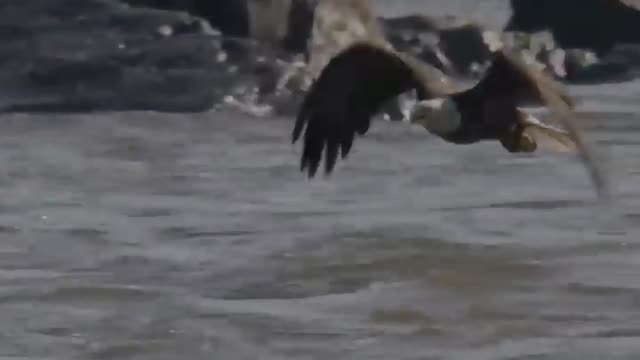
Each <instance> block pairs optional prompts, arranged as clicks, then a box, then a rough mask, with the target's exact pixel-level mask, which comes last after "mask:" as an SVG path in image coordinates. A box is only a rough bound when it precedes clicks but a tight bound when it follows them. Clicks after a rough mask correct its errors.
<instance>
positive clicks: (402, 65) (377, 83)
mask: <svg viewBox="0 0 640 360" xmlns="http://www.w3.org/2000/svg"><path fill="white" fill-rule="evenodd" d="M419 80H420V77H419V76H417V75H416V73H415V71H414V69H413V67H412V66H411V65H410V64H408V63H406V62H405V61H404V59H403V58H402V57H401V56H399V55H398V54H396V53H395V52H393V51H392V50H386V49H384V48H382V47H380V46H377V45H375V44H370V43H358V44H355V45H352V46H350V47H349V48H347V49H345V50H344V51H342V52H340V53H339V54H338V55H336V56H335V57H334V58H333V59H332V60H331V61H330V62H329V63H328V64H327V65H326V66H325V68H324V69H323V71H322V72H321V73H320V75H319V77H318V79H317V80H316V81H315V82H314V83H313V85H312V86H311V89H310V90H309V92H308V93H307V95H306V97H305V99H304V101H303V103H302V107H301V109H300V111H299V113H298V117H297V119H296V123H295V127H294V129H293V134H292V135H293V136H292V140H293V142H294V143H295V142H296V141H297V140H298V138H299V137H300V135H301V133H302V130H303V128H304V127H305V125H306V130H305V132H304V146H303V151H302V159H301V163H300V167H301V170H305V169H306V170H308V173H309V176H310V177H312V176H314V175H315V173H316V171H317V169H318V166H319V164H320V161H321V158H322V153H323V152H325V171H326V173H330V172H331V171H332V170H333V167H334V165H335V162H336V160H337V158H338V151H340V153H341V155H342V158H344V157H346V156H347V154H348V153H349V150H350V149H351V145H352V143H353V140H354V137H355V134H356V133H357V134H360V135H363V134H364V133H366V132H367V130H368V129H369V126H370V121H371V117H372V116H373V115H374V114H375V113H376V112H377V111H378V110H379V108H380V107H381V105H382V104H383V103H384V102H385V101H386V100H388V99H391V98H393V97H395V96H397V95H399V94H401V93H403V92H406V91H408V90H411V89H417V90H418V92H424V91H423V90H421V89H422V85H421V83H420V81H419Z"/></svg>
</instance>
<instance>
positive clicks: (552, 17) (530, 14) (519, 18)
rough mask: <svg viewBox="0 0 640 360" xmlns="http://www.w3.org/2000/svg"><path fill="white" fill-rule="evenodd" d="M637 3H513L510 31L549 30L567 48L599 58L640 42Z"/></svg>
mask: <svg viewBox="0 0 640 360" xmlns="http://www.w3.org/2000/svg"><path fill="white" fill-rule="evenodd" d="M639 4H640V2H638V1H637V0H625V1H621V0H511V8H512V16H511V18H510V20H509V22H508V24H507V25H506V27H505V30H507V31H520V32H528V33H530V32H538V31H542V30H549V31H550V32H551V33H552V34H553V37H554V38H555V40H556V42H557V43H558V45H559V46H560V47H562V48H564V49H587V50H591V51H594V52H595V53H596V54H598V55H599V56H601V55H603V54H604V53H606V52H607V51H609V50H611V49H612V48H613V47H614V46H615V45H616V44H620V43H640V10H639V9H640V6H639Z"/></svg>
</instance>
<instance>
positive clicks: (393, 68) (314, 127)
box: [292, 42, 604, 189]
mask: <svg viewBox="0 0 640 360" xmlns="http://www.w3.org/2000/svg"><path fill="white" fill-rule="evenodd" d="M410 90H415V92H416V95H417V98H418V102H417V104H416V105H415V106H414V107H413V109H412V112H411V115H410V121H411V122H412V123H417V124H419V125H421V126H423V127H424V128H425V129H426V130H428V131H429V132H431V133H433V134H435V135H437V136H439V137H440V138H442V139H444V140H445V141H448V142H450V143H454V144H473V143H477V142H479V141H487V140H489V141H490V140H493V141H499V142H500V144H502V146H503V147H504V148H505V149H506V150H507V151H509V152H533V151H535V150H536V149H537V148H538V147H539V145H543V146H545V147H552V148H553V149H555V150H565V151H576V150H577V151H578V152H579V153H580V155H581V156H582V160H583V161H585V163H586V164H587V165H588V167H589V170H590V172H591V173H590V174H591V176H592V180H593V181H594V182H595V185H596V186H597V187H598V189H602V187H603V186H604V179H603V176H602V174H601V172H600V171H599V170H598V169H597V167H595V166H594V158H593V155H592V154H591V152H590V151H589V149H588V147H587V146H586V143H585V142H584V141H583V139H582V136H581V135H580V132H579V129H578V128H577V126H576V124H574V122H573V121H572V119H571V116H569V115H570V114H571V112H572V110H573V108H574V105H575V103H574V101H573V99H572V98H571V97H570V96H569V95H568V94H567V92H565V91H564V89H563V88H562V87H561V86H560V84H558V83H557V82H555V81H553V80H551V79H550V78H548V77H546V76H545V75H544V74H542V73H541V72H539V71H537V70H536V69H533V68H532V67H530V66H527V65H526V64H524V63H523V62H522V61H521V60H519V59H518V58H517V57H516V56H515V55H512V54H510V53H509V52H507V51H506V50H499V51H496V52H495V53H494V57H493V59H492V62H491V65H490V66H489V68H488V69H487V71H486V72H485V74H484V76H483V77H482V78H481V79H480V80H479V81H477V82H476V83H475V84H472V85H469V84H467V85H462V84H457V83H454V81H453V80H452V79H449V78H448V77H446V76H444V74H443V73H442V72H440V71H439V70H438V69H436V68H434V67H431V66H429V65H427V64H425V63H422V62H420V61H418V60H416V59H415V58H413V57H411V56H408V55H406V54H403V53H400V52H397V51H395V50H392V49H389V48H385V47H382V46H379V45H376V44H375V43H372V42H360V43H356V44H353V45H352V46H350V47H348V48H346V49H344V50H343V51H342V52H340V53H339V54H337V55H336V56H335V57H333V58H332V59H331V61H330V62H329V63H328V64H327V65H326V66H325V68H324V69H323V70H322V72H321V73H320V75H319V76H318V78H317V79H316V81H315V82H314V83H313V84H312V86H311V88H310V90H309V92H308V93H307V94H306V96H305V99H304V100H303V103H302V106H301V108H300V110H299V113H298V116H297V119H296V122H295V126H294V129H293V133H292V142H293V143H295V142H296V141H297V140H298V139H299V138H300V136H301V135H302V131H303V129H305V127H306V130H305V131H304V145H303V150H302V156H301V161H300V169H301V171H305V170H306V171H307V172H308V176H309V177H313V176H315V174H316V172H317V170H318V167H319V166H320V162H321V158H322V155H323V153H324V159H325V162H324V169H325V173H326V174H327V175H328V174H330V173H331V172H332V171H333V169H334V166H335V164H336V161H337V159H338V155H340V157H341V158H343V159H344V158H346V157H347V155H348V154H349V151H350V150H351V147H352V145H353V141H354V138H355V135H356V134H359V135H364V134H365V133H366V132H367V131H368V129H369V127H370V123H371V119H372V117H373V116H374V115H375V114H376V113H377V112H378V110H379V109H380V107H381V105H382V104H383V103H385V101H387V100H389V99H391V98H393V97H395V96H397V95H399V94H402V93H405V92H407V91H410ZM530 106H531V107H541V106H546V107H548V108H549V109H550V110H551V111H550V113H551V114H552V116H551V118H555V120H556V121H559V122H561V123H562V124H563V125H564V128H565V129H559V128H556V127H553V126H551V125H547V124H545V123H543V122H541V121H539V120H538V119H536V118H535V117H533V116H532V115H530V114H528V113H526V112H525V111H524V110H522V109H521V107H530ZM305 125H306V126H305Z"/></svg>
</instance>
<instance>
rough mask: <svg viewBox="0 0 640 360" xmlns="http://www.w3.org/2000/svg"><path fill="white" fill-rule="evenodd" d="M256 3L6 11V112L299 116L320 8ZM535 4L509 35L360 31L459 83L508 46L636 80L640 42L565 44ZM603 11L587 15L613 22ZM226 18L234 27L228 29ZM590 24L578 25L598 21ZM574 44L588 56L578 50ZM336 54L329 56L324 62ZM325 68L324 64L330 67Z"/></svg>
mask: <svg viewBox="0 0 640 360" xmlns="http://www.w3.org/2000/svg"><path fill="white" fill-rule="evenodd" d="M256 1H257V0H246V1H245V2H239V1H236V0H216V1H212V0H209V1H206V2H205V1H197V0H192V1H190V2H179V1H177V0H176V1H174V2H172V1H166V0H165V1H160V0H157V1H156V0H129V1H128V2H127V3H123V2H118V1H115V0H55V1H54V0H52V1H50V2H42V1H38V0H24V1H21V2H19V3H15V2H12V1H8V0H4V1H0V14H2V15H1V16H0V30H1V31H0V34H2V35H0V40H2V41H0V53H1V55H2V56H1V57H0V59H2V60H0V61H1V62H2V65H3V66H2V69H3V70H4V71H3V72H2V73H1V74H0V77H2V80H3V90H2V91H1V92H0V109H1V110H2V111H5V112H14V111H21V112H22V111H29V112H30V111H41V112H50V111H62V112H69V111H101V110H156V111H176V112H189V111H205V110H208V109H211V108H214V107H216V106H234V107H241V108H243V109H244V110H246V111H255V112H257V113H264V112H266V113H269V112H273V111H275V112H277V113H283V114H292V113H295V109H296V108H297V104H298V102H299V101H300V98H301V95H303V94H304V91H305V89H306V87H307V86H308V85H309V81H310V79H309V77H310V76H311V77H312V76H313V71H311V72H310V71H309V69H307V64H308V63H309V62H310V57H311V62H313V56H314V51H315V56H318V54H319V52H318V51H317V50H315V49H314V48H313V47H312V46H309V47H308V46H306V45H307V44H313V41H310V39H311V38H312V37H313V36H314V29H315V28H314V25H317V22H318V16H315V18H314V14H315V10H316V7H317V1H316V0H283V1H281V2H278V1H277V0H274V1H273V2H269V1H267V2H264V1H261V2H260V4H259V6H258V5H256V4H252V2H256ZM325 1H327V2H331V1H335V0H325ZM527 1H529V0H512V1H511V3H512V7H513V8H514V14H513V16H512V19H511V20H510V21H509V24H508V25H507V30H506V31H497V30H488V29H484V28H483V27H482V26H481V25H479V24H475V23H471V22H466V21H464V19H459V18H444V19H443V18H438V19H436V18H431V17H429V16H427V15H421V14H411V15H408V16H404V17H396V18H377V19H374V20H371V19H369V18H371V15H370V14H369V15H367V16H368V17H369V18H367V19H360V20H361V21H362V23H363V24H365V26H364V28H365V29H367V33H368V32H371V31H379V32H380V34H379V35H376V36H378V37H383V38H384V40H383V41H387V42H388V43H389V44H390V45H391V46H393V47H395V48H396V49H398V50H401V51H405V52H409V53H412V54H414V55H416V56H418V57H420V58H421V59H423V60H424V61H426V62H428V63H431V64H433V65H435V66H436V67H438V68H439V69H441V70H442V71H443V72H445V73H450V74H455V75H457V76H461V77H466V78H477V77H478V76H480V75H481V74H482V72H483V70H484V68H485V67H486V65H487V64H488V61H489V60H490V58H491V54H492V51H494V50H495V49H497V48H499V47H502V46H504V47H507V48H510V49H515V50H517V51H518V52H519V53H521V54H522V56H523V57H525V58H526V59H528V60H529V61H530V63H531V64H534V65H535V66H539V67H541V68H543V69H545V70H546V71H547V72H549V73H550V74H552V75H553V76H554V77H556V78H557V79H559V80H561V81H564V82H566V83H569V84H600V83H606V82H621V81H629V80H632V79H634V78H637V77H638V75H639V72H638V66H639V64H640V46H639V45H638V42H640V36H639V39H636V38H635V37H633V36H622V35H620V34H621V31H622V30H620V27H618V26H616V27H613V25H612V27H611V29H609V30H610V31H608V32H607V36H608V37H607V39H608V40H607V41H608V42H607V44H608V45H607V46H606V49H605V47H603V46H602V45H601V44H602V42H603V41H602V40H601V38H594V39H595V40H594V41H598V43H594V44H593V46H588V45H589V44H588V43H587V44H585V40H584V39H582V40H580V41H582V42H580V41H578V40H576V42H574V43H572V42H571V41H570V40H571V36H569V35H567V34H566V33H562V31H565V32H566V27H562V26H560V27H559V26H558V25H557V24H555V23H550V24H544V23H541V20H540V19H551V20H549V21H551V22H552V21H556V22H558V20H557V17H549V16H546V17H545V16H542V15H545V14H542V15H539V14H534V15H531V16H542V17H540V19H538V20H537V21H538V23H536V24H535V25H536V26H525V25H531V24H532V21H531V20H530V19H527V18H526V16H524V15H523V11H524V10H522V9H525V10H526V9H527V7H526V6H524V5H522V3H526V2H527ZM569 1H570V0H567V2H569ZM585 1H586V0H585ZM598 1H599V0H598ZM627 1H631V0H627ZM347 2H348V1H347ZM347 2H344V3H347ZM560 2H562V1H560V0H558V2H557V3H556V4H558V3H560ZM589 2H592V1H589ZM593 2H597V0H593ZM205 3H206V4H207V6H204V5H203V4H205ZM265 3H269V4H271V5H270V6H271V7H266V6H267V5H264V4H265ZM274 3H277V4H280V5H277V6H275V5H273V4H274ZM354 3H358V4H357V5H354V6H355V7H356V8H358V7H363V6H366V2H365V1H364V0H358V1H356V0H354ZM608 3H617V1H609V2H608ZM185 4H186V5H185ZM242 4H244V5H243V6H240V7H239V5H242ZM338 4H340V6H342V5H341V4H343V3H338ZM363 4H364V5H363ZM518 4H520V5H518ZM594 6H595V5H594ZM594 6H591V7H589V6H586V7H585V8H586V9H592V10H591V11H603V10H602V9H600V8H596V7H594ZM623 6H624V8H623V9H622V10H618V11H619V13H616V12H615V11H614V10H609V12H608V13H607V14H609V16H610V18H608V19H606V23H607V24H613V23H616V22H617V21H618V20H619V21H620V23H622V22H624V21H626V24H627V25H626V26H627V28H626V29H627V30H625V31H627V32H634V31H635V29H634V28H633V27H640V22H637V23H633V24H632V23H631V22H632V21H633V19H635V17H634V16H640V15H638V14H639V11H638V10H637V8H635V7H632V6H628V5H626V4H623ZM214 8H215V9H214ZM256 9H257V10H256ZM518 9H520V10H518ZM546 9H547V10H548V11H553V8H551V7H547V8H546ZM549 9H551V10H549ZM594 9H595V10H594ZM213 10H216V11H217V12H214V13H216V14H218V16H217V17H216V16H213V17H212V15H211V14H212V11H213ZM256 11H261V12H262V13H265V14H269V16H270V17H267V18H262V19H261V20H260V24H257V25H256V22H257V20H256V16H253V17H252V15H251V12H254V13H255V12H256ZM557 11H558V12H559V13H560V12H562V11H565V12H566V9H565V10H562V9H559V10H557ZM356 13H357V11H356ZM219 14H225V15H227V16H225V17H223V20H224V21H223V22H222V23H221V20H220V18H221V17H220V15H219ZM580 14H582V13H576V14H575V16H585V17H588V15H589V14H588V12H585V13H584V14H582V15H580ZM612 14H613V15H612ZM616 14H618V15H616ZM619 14H622V15H619ZM234 16H235V17H234ZM345 16H346V15H345ZM349 16H351V15H349ZM354 16H357V14H356V15H354ZM611 17H613V18H611ZM616 17H617V18H616ZM265 19H266V20H265ZM274 19H275V20H274ZM554 19H555V20H554ZM283 21H284V22H283ZM314 21H315V22H316V23H314ZM372 21H374V22H375V24H374V23H373V22H372ZM367 22H368V24H369V25H366V24H367ZM527 22H528V23H527ZM577 23H580V22H579V21H578V22H577ZM276 24H277V26H276ZM282 24H285V25H284V26H283V25H282ZM356 24H357V23H356ZM371 24H373V25H371ZM605 25H606V24H605ZM603 26H604V25H603ZM629 27H632V28H629ZM373 28H375V29H374V30H372V29H373ZM354 29H355V30H353V29H352V30H353V31H356V30H358V28H357V27H355V28H354ZM558 29H561V30H558ZM616 29H617V30H616ZM616 31H617V33H616ZM257 32H259V33H260V36H258V33H257ZM356 32H357V31H356ZM558 32H560V33H562V35H558ZM576 34H577V35H575V34H574V35H575V36H582V35H581V33H579V32H576ZM634 34H636V35H637V34H640V32H634ZM349 36H351V35H349ZM354 36H355V35H354ZM616 36H617V37H616ZM355 38H357V36H355ZM350 39H351V38H349V37H348V38H347V40H348V41H353V40H350ZM636 40H637V41H636ZM348 41H347V43H348ZM575 43H579V44H582V45H583V47H573V45H572V44H575ZM336 46H338V47H339V46H344V44H341V45H334V47H336ZM337 50H339V49H333V50H330V51H328V53H326V54H324V56H325V58H328V57H330V55H331V53H332V52H335V51H337ZM326 61H327V59H322V61H321V62H320V67H321V64H322V62H326ZM316 71H317V70H316ZM260 104H267V105H269V106H268V107H269V108H270V110H265V111H262V110H261V109H262V108H260V106H258V105H260Z"/></svg>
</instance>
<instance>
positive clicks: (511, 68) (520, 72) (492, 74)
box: [470, 50, 575, 109]
mask: <svg viewBox="0 0 640 360" xmlns="http://www.w3.org/2000/svg"><path fill="white" fill-rule="evenodd" d="M470 91H472V92H474V93H476V94H481V95H482V96H484V97H496V98H510V99H512V100H513V101H514V102H515V105H516V106H550V105H553V104H552V103H551V102H550V101H549V97H550V96H552V97H554V98H555V99H557V100H559V101H561V102H562V103H564V104H563V106H565V107H568V108H571V109H572V108H573V107H574V106H575V103H574V100H573V99H572V97H571V96H570V95H569V94H568V92H567V91H566V90H565V89H564V88H563V87H562V86H561V85H560V84H559V83H558V82H556V81H555V80H553V79H551V78H550V77H548V76H547V75H546V74H544V73H543V72H542V71H540V70H538V69H536V68H534V67H532V66H529V65H527V64H526V63H525V62H524V61H523V60H522V59H520V58H519V57H518V56H517V55H515V54H511V53H509V52H507V51H506V50H500V51H497V52H496V53H495V56H494V58H493V61H492V63H491V66H489V68H488V69H487V72H486V73H485V74H484V75H483V77H482V80H480V82H478V84H476V86H474V88H473V89H472V90H470Z"/></svg>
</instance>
